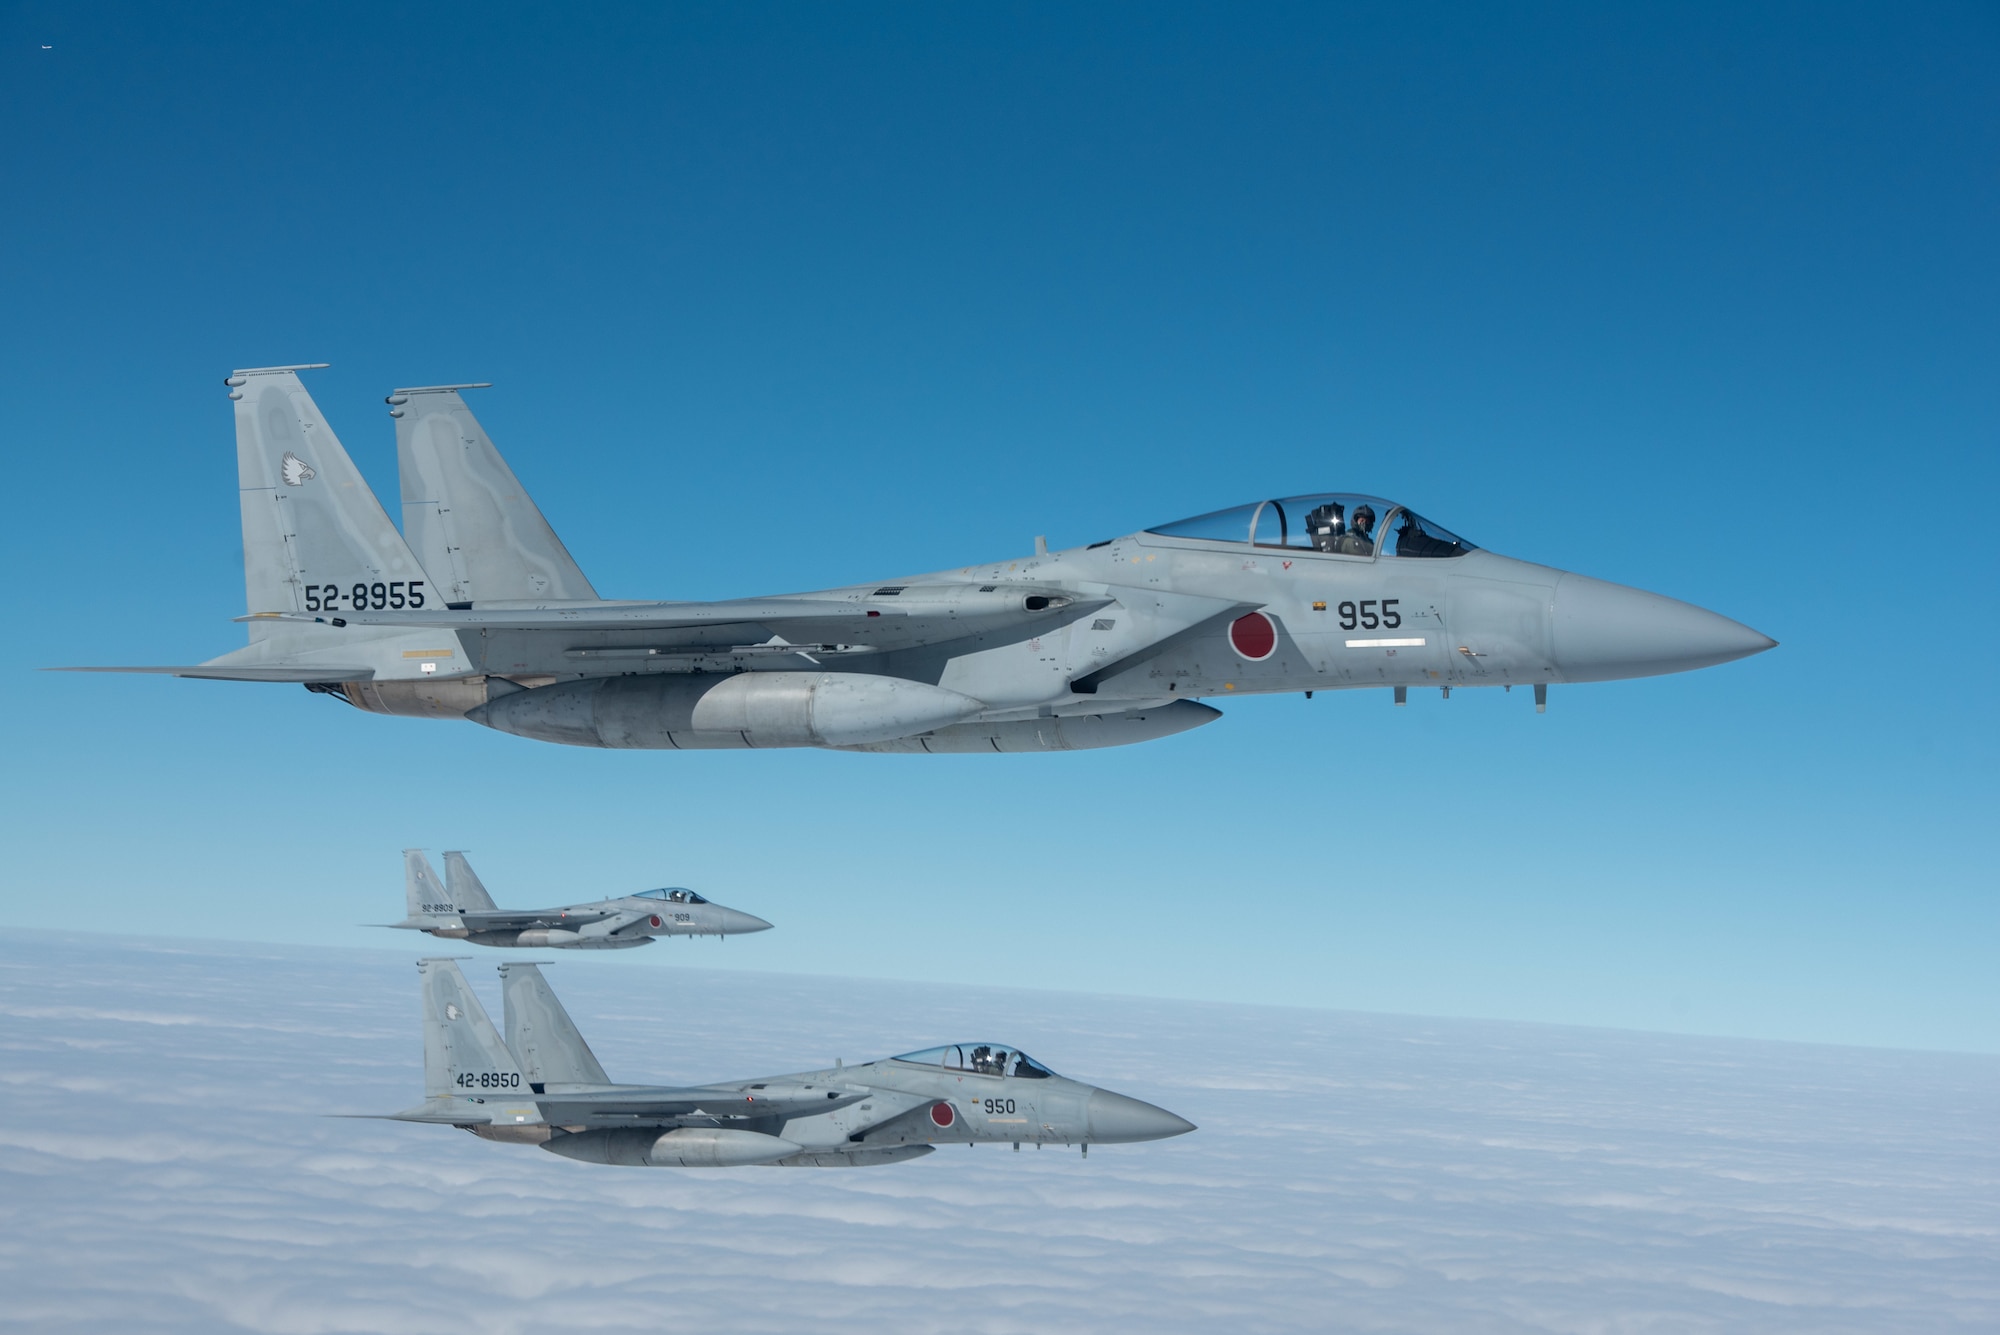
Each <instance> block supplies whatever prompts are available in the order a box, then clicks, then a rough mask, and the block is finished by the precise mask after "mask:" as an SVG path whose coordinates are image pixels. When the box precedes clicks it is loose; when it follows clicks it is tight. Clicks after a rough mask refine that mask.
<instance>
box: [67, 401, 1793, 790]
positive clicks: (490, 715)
mask: <svg viewBox="0 0 2000 1335" xmlns="http://www.w3.org/2000/svg"><path fill="white" fill-rule="evenodd" d="M298 369H300V368H272V369H268V370H261V371H241V372H237V373H235V374H234V375H232V376H230V377H229V384H230V387H231V395H232V397H233V398H234V399H235V406H236V419H237V440H238V453H239V464H240V471H241V474H242V477H243V479H244V480H243V494H244V497H245V500H244V511H243V515H244V519H243V523H244V551H245V560H246V572H245V578H246V587H247V589H248V594H249V599H250V604H249V611H250V615H249V616H248V617H247V618H246V620H248V621H249V622H250V624H251V643H250V645H249V646H248V647H247V648H245V649H242V650H238V651H237V652H235V653H232V654H226V655H224V656H222V657H221V658H217V659H213V660H210V661H209V662H207V663H203V664H198V665H193V666H188V667H162V668H130V669H91V670H105V671H139V672H165V673H174V674H178V675H182V676H199V677H214V678H224V679H240V680H249V681H291V682H304V683H306V684H307V685H308V688H309V689H311V690H314V691H318V692H321V693H324V694H330V695H336V696H338V697H339V698H341V699H343V700H345V701H346V702H348V703H349V704H352V705H355V706H356V707H358V708H361V709H364V710H369V711H371V712H375V713H385V714H397V715H405V716H411V717H425V718H464V719H470V720H472V721H474V722H477V723H480V724H483V725H485V726H487V727H490V728H495V729H498V730H500V731H503V732H509V733H513V734H515V735H517V736H522V737H528V738H533V739H537V740H542V741H550V742H556V743H560V744H565V745H578V746H595V747H609V748H617V749H660V750H667V749H675V750H709V749H754V748H760V747H793V746H816V747H826V748H831V749H839V750H851V751H881V752H954V751H956V752H967V751H970V752H987V751H1059V750H1075V749H1085V748H1090V747H1098V746H1119V745H1126V744H1129V743H1134V742H1141V741H1147V740H1151V739H1154V738H1158V737H1165V736H1171V735H1173V734H1175V733H1179V732H1184V731H1186V730H1188V729H1190V728H1194V727H1199V726H1201V725H1202V724H1204V723H1208V722H1210V721H1212V720H1214V719H1215V718H1217V717H1218V716H1219V714H1218V711H1216V710H1215V709H1214V708H1213V707H1212V706H1211V705H1208V704H1204V703H1201V701H1203V700H1213V699H1216V698H1218V697H1228V696H1232V695H1258V694H1272V693H1278V692H1292V691H1321V690H1354V689H1369V688H1373V689H1383V688H1390V689H1393V690H1394V691H1395V692H1396V698H1397V701H1398V703H1401V702H1402V700H1403V698H1404V697H1405V695H1406V694H1407V692H1408V690H1409V688H1410V687H1412V686H1417V687H1426V686H1430V687H1439V688H1441V689H1443V690H1446V691H1449V690H1450V689H1451V688H1452V687H1454V686H1458V687H1473V686H1503V687H1509V688H1511V687H1513V686H1517V685H1519V686H1529V687H1532V688H1534V694H1535V698H1536V702H1537V706H1538V707H1540V705H1541V704H1542V703H1543V702H1544V700H1545V698H1546V691H1547V688H1548V687H1549V686H1551V685H1556V684H1567V683H1579V682H1591V681H1610V680H1617V679H1622V678H1629V677H1642V676H1650V675H1656V674H1660V673H1667V672H1681V671H1687V670H1691V669H1694V668H1699V667H1707V666H1713V665H1715V664H1719V663H1726V662H1729V661H1732V660H1734V659H1737V658H1743V657H1747V656H1749V655H1751V654H1755V653H1761V652H1762V651H1764V650H1765V649H1769V648H1771V647H1773V645H1774V643H1775V641H1773V640H1771V639H1770V638H1768V637H1767V636H1764V635H1761V634H1759V633H1758V632H1756V631H1754V630H1751V629H1750V628H1749V627H1747V626H1744V625H1741V624H1740V623H1738V622H1735V621H1731V620H1729V619H1728V618H1726V617H1723V616H1719V615H1717V614H1716V613H1713V612H1708V611H1705V610H1703V609H1701V608H1699V607H1694V606H1692V605H1690V604H1687V603H1682V602H1677V601H1676V600H1674V599H1671V598H1665V597H1662V596H1660V595H1658V594H1652V593H1646V592H1643V591H1641V590H1638V589H1629V588H1624V587H1621V586H1619V585H1615V584H1608V583H1605V582H1604V581H1601V580H1595V579H1591V578H1589V577H1588V576H1584V575H1578V574H1572V573H1568V572H1565V571H1561V570H1556V569H1553V568H1550V567H1547V566H1541V565H1536V564H1533V563H1531V562H1526V561H1518V560H1514V559H1512V558H1509V557H1505V556H1500V555H1498V554H1496V553H1493V552H1487V551H1482V550H1480V549H1478V548H1477V547H1474V546H1472V545H1471V544H1469V543H1464V542H1462V541H1461V540H1458V539H1456V538H1455V536H1454V535H1451V534H1450V533H1449V532H1448V531H1447V530H1444V529H1443V528H1441V527H1439V526H1438V525H1436V524H1434V523H1432V522H1431V521H1429V520H1428V519H1425V518H1423V517H1420V516H1418V515H1417V514H1416V513H1415V512H1414V511H1411V510H1407V509H1405V508H1404V507H1402V506H1399V505H1397V504H1395V503H1393V502H1390V501H1387V500H1383V499H1380V498H1375V497H1366V496H1361V495H1357V494H1338V495H1336V494H1325V495H1315V496H1306V497H1290V498H1282V499H1281V500H1269V501H1264V502H1260V503H1257V504H1255V505H1248V506H1243V507H1240V508H1239V509H1238V510H1234V511H1217V512H1215V513H1214V514H1211V515H1204V516H1197V517H1195V518H1194V519H1191V520H1184V521H1177V522H1175V523H1171V524H1165V525H1160V526H1158V527H1156V528H1153V529H1149V530H1145V531H1141V532H1137V533H1132V534H1127V535H1125V536H1123V537H1119V538H1115V539H1111V540H1109V541H1106V542H1099V543H1092V544H1090V545H1089V546H1087V547H1080V548H1073V549H1070V550H1067V551H1059V552H1047V551H1043V550H1039V544H1038V550H1037V551H1036V553H1035V554H1034V555H1032V556H1029V557H1023V558H1019V559H1016V560H1011V561H996V562H990V563H986V564H981V565H972V566H964V567H960V568H958V569H955V570H948V571H940V572H934V573H931V574H925V575H916V576H907V577H902V578H898V579H892V580H888V581H881V582H873V583H869V584H864V585H853V586H850V587H847V588H839V589H828V590H823V591H820V592H816V593H807V594H791V595H783V596H778V597H765V598H742V599H731V600H726V601H723V602H713V603H685V602H617V601H601V600H595V599H594V596H593V595H592V593H591V591H590V586H589V584H588V582H587V581H585V580H584V579H583V575H582V572H581V571H580V570H577V569H576V567H575V563H574V562H573V561H571V560H570V558H569V554H568V552H567V551H566V550H565V549H564V548H563V546H562V544H561V541H560V540H559V539H557V538H556V536H555V533H554V531H553V530H552V529H551V528H550V527H549V526H548V524H547V521H546V520H545V519H544V518H543V516H542V514H541V512H540V511H539V510H538V509H536V507H535V505H534V503H533V502H532V501H531V500H530V499H529V498H528V496H527V493H526V492H525V490H523V489H522V488H521V487H520V484H519V480H518V479H517V478H515V476H514V474H513V471H512V470H511V469H509V468H508V467H507V465H506V463H505V461H504V460H502V459H501V458H500V455H499V453H498V451H497V450H495V449H494V447H493V443H492V441H491V439H490V438H489V437H488V436H487V435H486V433H485V431H484V430H483V429H482V428H481V427H480V426H479V424H478V422H477V421H476V420H475V419H474V418H473V416H472V414H471V412H470V411H469V410H467V409H466V407H465V405H464V402H463V400H462V398H461V397H460V395H459V393H458V390H459V389H460V388H466V387H462V386H461V387H450V386H446V387H438V388H433V389H424V390H399V391H397V392H396V393H394V394H392V395H391V396H390V402H391V410H392V412H394V413H395V414H397V418H396V423H397V435H398V455H399V459H400V461H401V464H402V468H401V472H402V478H403V489H404V496H403V501H404V514H405V522H406V524H407V525H408V526H409V529H410V534H411V537H412V539H413V541H414V542H415V543H416V545H417V547H418V548H419V549H421V550H422V552H423V553H424V555H425V557H426V559H427V560H428V561H429V562H430V563H432V564H433V565H437V566H439V571H436V572H431V573H425V571H424V570H423V569H422V568H421V567H419V566H418V565H417V561H416V557H415V555H413V554H412V552H411V549H410V547H409V546H407V545H405V544H404V543H403V541H402V538H401V536H400V535H398V534H396V532H395V530H394V529H393V528H392V527H390V526H389V525H388V521H387V518H386V516H385V515H384V513H383V511H382V508H381V506H380V505H379V504H377V503H376V502H375V500H374V497H373V496H372V495H370V494H369V493H368V491H367V488H366V486H365V484H363V483H362V482H361V480H360V474H359V473H358V471H356V470H355V468H354V466H353V464H352V462H351V461H350V460H349V459H348V457H347V455H346V452H345V451H344V450H343V449H342V448H341V446H340V443H339V441H338V440H337V439H336V438H335V437H334V436H333V433H332V431H331V430H330V429H329V428H327V427H326V426H325V423H324V421H323V420H322V419H321V415H320V413H319V411H318V409H317V407H316V406H315V405H314V404H313V402H312V400H311V398H310V396H308V395H307V394H306V392H305V390H304V388H303V386H302V385H300V383H299V380H298V376H297V374H296V372H297V370H298ZM1308 506H1314V508H1311V509H1308V508H1307V507H1308ZM1334 510H1338V512H1339V517H1338V518H1328V517H1326V516H1327V515H1330V514H1331V513H1332V512H1333V511H1334ZM1363 510H1372V511H1373V512H1374V516H1373V518H1374V521H1375V523H1374V526H1373V527H1372V528H1371V527H1369V525H1368V524H1367V523H1366V522H1364V519H1363V515H1362V512H1363ZM1349 519H1351V520H1352V521H1353V522H1352V525H1351V526H1350V525H1349V523H1348V520H1349ZM399 574H407V575H408V576H409V578H407V579H402V580H399V579H397V578H396V576H397V575H399ZM434 575H436V577H437V578H441V579H442V580H443V581H444V583H443V584H439V583H437V582H436V581H435V579H434V578H433V576H434ZM412 580H414V581H416V582H417V584H420V585H421V589H420V590H418V589H416V588H415V587H413V585H412V582H411V581H412ZM489 589H490V590H491V591H492V592H490V593H489V592H487V590H489ZM542 590H545V592H544V593H542V595H541V596H523V595H524V594H534V593H536V591H542ZM460 593H464V594H470V595H472V596H471V597H470V598H459V597H457V596H454V595H456V594H460ZM468 604H469V605H468Z"/></svg>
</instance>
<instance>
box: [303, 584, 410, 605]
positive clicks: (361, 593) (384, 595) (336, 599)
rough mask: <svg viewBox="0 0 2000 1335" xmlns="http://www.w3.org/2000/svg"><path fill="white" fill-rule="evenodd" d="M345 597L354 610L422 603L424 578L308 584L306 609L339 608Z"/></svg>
mask: <svg viewBox="0 0 2000 1335" xmlns="http://www.w3.org/2000/svg"><path fill="white" fill-rule="evenodd" d="M343 598H345V599H346V603H347V610H348V611H350V612H383V611H387V610H389V609H390V608H404V607H422V606H423V605H424V582H423V581H422V580H420V579H412V580H400V579H395V580H390V581H389V582H388V583H386V584H351V585H349V586H348V587H347V588H345V589H342V588H341V586H340V585H338V584H308V585H306V611H308V612H338V611H340V610H341V600H342V599H343Z"/></svg>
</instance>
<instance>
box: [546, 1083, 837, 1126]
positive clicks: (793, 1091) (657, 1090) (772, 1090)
mask: <svg viewBox="0 0 2000 1335" xmlns="http://www.w3.org/2000/svg"><path fill="white" fill-rule="evenodd" d="M871 1092H872V1091H870V1090H865V1089H856V1088H852V1087H849V1086H835V1087H833V1088H827V1087H825V1086H812V1085H790V1084H787V1085H783V1086H779V1085H767V1086H765V1087H763V1088H752V1087H743V1086H714V1085H710V1086H704V1087H702V1088H698V1089H673V1088H670V1087H664V1086H651V1085H624V1086H614V1087H612V1088H610V1089H603V1090H589V1091H580V1092H576V1093H545V1094H537V1095H535V1096H534V1098H535V1102H536V1103H537V1104H539V1105H540V1107H541V1110H542V1117H543V1118H544V1119H545V1120H547V1121H548V1122H549V1123H550V1124H551V1125H554V1126H643V1125H647V1124H649V1123H653V1122H658V1121H662V1120H664V1119H671V1118H680V1117H715V1118H723V1119H742V1118H751V1117H795V1116H800V1115H803V1114H806V1113H818V1112H827V1111H829V1110H830V1109H834V1108H844V1107H846V1106H847V1105H848V1104H850V1103H856V1102H859V1101H860V1100H862V1099H865V1098H867V1097H868V1096H869V1094H870V1093H871Z"/></svg>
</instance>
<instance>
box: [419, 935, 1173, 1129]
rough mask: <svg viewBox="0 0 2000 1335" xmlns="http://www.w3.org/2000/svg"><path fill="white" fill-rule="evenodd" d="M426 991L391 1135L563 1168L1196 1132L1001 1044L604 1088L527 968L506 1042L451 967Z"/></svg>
mask: <svg viewBox="0 0 2000 1335" xmlns="http://www.w3.org/2000/svg"><path fill="white" fill-rule="evenodd" d="M417 970H418V972H419V973H421V974H422V975H423V998H424V1101H423V1102H422V1103H420V1104H418V1105H417V1106H416V1107H414V1108H408V1109H405V1110H404V1111H402V1112H399V1113H390V1114H385V1116H386V1117H387V1118H389V1119H390V1120H393V1121H399V1122H430V1123H435V1124H439V1125H443V1126H455V1127H459V1128H461V1129H463V1130H466V1131H470V1132H472V1133H473V1134H474V1135H476V1136H480V1137H483V1138H484V1139H487V1140H500V1141H511V1142H515V1143H518V1144H529V1145H540V1146H541V1147H542V1148H543V1149H545V1150H548V1151H550V1152H551V1153H554V1154H560V1155H562V1156H563V1157H564V1158H566V1159H580V1160H582V1161H583V1162H585V1163H602V1164H619V1165H623V1166H626V1167H641V1168H732V1167H740V1166H745V1165H750V1164H777V1165H780V1166H783V1167H787V1168H799V1167H805V1168H850V1167H861V1166H864V1165H869V1164H884V1163H895V1162H896V1161H898V1160H901V1159H914V1158H916V1157H917V1156H919V1155H923V1154H929V1153H930V1152H931V1150H932V1149H933V1148H935V1147H936V1146H938V1145H953V1144H960V1145H963V1144H978V1143H981V1142H995V1141H997V1142H1004V1143H1008V1144H1011V1145H1013V1147H1014V1148H1015V1149H1017V1150H1018V1149H1020V1148H1021V1146H1022V1145H1024V1144H1029V1145H1034V1146H1036V1147H1037V1148H1040V1147H1041V1146H1043V1145H1078V1146H1081V1147H1082V1148H1083V1152H1084V1153H1085V1154H1088V1153H1090V1146H1091V1145H1092V1144H1099V1145H1107V1144H1112V1145H1115V1144H1125V1143H1128V1142H1131V1141H1139V1140H1164V1139H1165V1138H1166V1137H1168V1136H1178V1135H1182V1134H1184V1133H1186V1132H1189V1131H1192V1130H1194V1129H1195V1128H1194V1124H1193V1123H1192V1122H1188V1121H1186V1120H1185V1119H1183V1118H1180V1117H1176V1116H1174V1114H1172V1113H1170V1112H1168V1111H1167V1110H1166V1109H1164V1108H1156V1107H1154V1106H1153V1105H1152V1104H1150V1103H1142V1102H1140V1101H1139V1100H1138V1099H1133V1098H1127V1097H1126V1096H1125V1095H1123V1094H1114V1093H1112V1092H1111V1091H1110V1090H1108V1089H1095V1088H1093V1087H1091V1086H1089V1085H1086V1084H1082V1083H1080V1082H1078V1081H1075V1080H1066V1079H1064V1078H1063V1077H1062V1076H1059V1075H1057V1074H1056V1073H1055V1072H1054V1071H1051V1070H1049V1069H1048V1068H1047V1067H1046V1066H1043V1065H1042V1064H1041V1063H1039V1062H1037V1061H1034V1060H1032V1059H1031V1058H1029V1057H1028V1056H1027V1055H1026V1054H1025V1053H1023V1052H1022V1051H1021V1050H1020V1049H1019V1048H1016V1047H1014V1046H1013V1045H1011V1044H1007V1043H955V1044H948V1045H946V1046H944V1047H941V1048H930V1049H927V1050H925V1051H923V1052H912V1053H907V1054H905V1055H903V1056H901V1057H891V1058H888V1059H886V1060H883V1061H876V1062H868V1063H866V1064H864V1065H861V1066H839V1065H836V1066H835V1067H833V1068H832V1069H831V1070H821V1071H805V1072H801V1073H799V1074H797V1075H777V1076H768V1077H765V1078H763V1079H758V1080H739V1081H730V1082H726V1083H722V1084H714V1085H700V1086H697V1087H695V1088H691V1089H688V1088H675V1087H668V1086H656V1085H617V1084H613V1083H612V1082H611V1079H610V1077H609V1076H607V1075H605V1073H604V1068H603V1067H602V1066H601V1065H599V1064H598V1061H597V1057H596V1055H595V1054H594V1053H592V1052H591V1050H590V1046H589V1045H588V1044H587V1043H585V1042H584V1041H583V1035H581V1034H579V1033H578V1032H577V1028H576V1025H575V1023H574V1022H573V1021H571V1019H570V1017H569V1012H567V1011H565V1010H564V1009H563V1005H562V1003H561V1002H560V1001H558V1000H556V995H555V993H554V992H552V991H550V989H549V985H548V983H547V981H546V980H544V979H543V977H542V974H541V970H540V969H539V968H537V967H536V966H535V965H533V964H503V965H501V966H500V978H501V990H502V994H503V998H504V1002H505V1007H506V1010H505V1015H506V1025H507V1036H506V1038H505V1039H504V1040H503V1039H502V1038H501V1037H500V1035H499V1033H498V1032H497V1031H495V1029H494V1028H493V1022H492V1021H491V1020H490V1019H488V1018H487V1016H486V1011H485V1008H484V1007H482V1006H481V1005H480V1004H479V999H478V998H477V997H475V996H474V995H473V993H472V989H471V988H470V987H469V986H467V985H466V981H465V976H464V975H463V974H462V973H460V972H459V968H458V965H457V964H456V963H455V962H453V961H452V960H448V959H428V960H423V961H421V962H420V963H419V964H418V965H417Z"/></svg>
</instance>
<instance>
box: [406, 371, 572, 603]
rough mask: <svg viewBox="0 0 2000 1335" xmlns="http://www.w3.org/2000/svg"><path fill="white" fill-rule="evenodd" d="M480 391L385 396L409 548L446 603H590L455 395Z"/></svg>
mask: <svg viewBox="0 0 2000 1335" xmlns="http://www.w3.org/2000/svg"><path fill="white" fill-rule="evenodd" d="M484 388H486V386H484V385H436V386H431V387H427V388H423V389H398V390H394V391H392V392H391V393H390V395H389V415H390V416H391V417H393V418H395V419H396V461H397V466H398V470H399V472H400V473H401V476H402V488H403V531H404V533H405V534H407V535H408V536H409V540H410V546H411V547H413V548H414V549H415V550H416V552H417V555H418V557H419V559H421V560H422V561H423V563H424V567H425V569H427V570H429V571H430V572H431V573H432V574H433V575H434V576H435V577H436V578H437V579H438V581H439V584H438V587H439V589H440V590H441V592H442V596H443V597H444V599H445V601H446V602H447V603H461V602H463V603H469V602H473V601H475V600H477V601H478V602H481V603H486V604H492V603H502V604H504V603H506V602H509V601H523V602H531V603H537V604H539V603H544V602H550V601H565V600H582V601H585V602H596V601H598V598H597V590H595V589H593V588H591V587H590V581H589V580H587V579H585V578H584V576H583V571H581V570H579V569H578V568H577V564H576V562H575V560H573V559H572V558H571V556H570V554H569V549H568V548H566V547H564V546H563V544H562V539H560V538H558V537H557V536H556V533H555V530H554V529H552V528H550V527H549V521H548V520H546V519H544V518H543V517H542V512H541V510H540V509H539V508H538V507H537V506H536V505H535V503H534V501H532V500H531V499H529V497H528V493H527V490H526V489H525V488H523V487H522V486H521V482H520V479H519V478H517V477H515V476H514V470H513V469H511V468H509V467H508V466H507V461H506V460H505V459H503V458H501V457H500V452H499V451H498V450H496V449H494V448H493V441H492V440H491V439H490V438H489V437H488V436H487V434H486V431H485V429H484V428H483V427H481V426H480V425H479V419H478V418H476V417H474V416H473V415H472V410H471V409H470V408H468V407H466V406H465V400H464V399H463V398H462V397H461V396H460V394H459V391H461V390H466V389H484Z"/></svg>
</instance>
